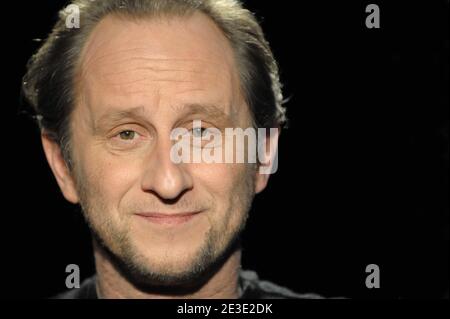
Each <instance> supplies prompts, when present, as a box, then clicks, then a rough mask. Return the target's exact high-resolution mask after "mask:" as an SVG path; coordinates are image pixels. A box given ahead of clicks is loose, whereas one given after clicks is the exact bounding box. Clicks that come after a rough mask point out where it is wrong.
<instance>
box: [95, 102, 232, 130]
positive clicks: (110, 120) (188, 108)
mask: <svg viewBox="0 0 450 319" xmlns="http://www.w3.org/2000/svg"><path fill="white" fill-rule="evenodd" d="M172 109H173V110H174V112H177V113H180V114H182V115H183V116H193V115H197V114H204V115H206V116H207V117H208V118H212V119H215V120H217V121H227V122H228V121H229V120H230V119H229V118H230V116H229V115H228V114H227V113H226V112H225V111H223V109H222V108H221V107H219V106H217V105H214V104H199V103H190V104H185V105H182V106H180V107H172ZM145 113H146V112H145V108H144V107H143V106H137V107H133V108H130V109H126V110H115V111H110V112H108V113H106V114H104V115H102V116H101V117H100V118H99V119H98V120H97V121H94V131H95V132H97V131H98V130H99V128H100V127H102V126H104V125H111V124H115V123H118V122H120V121H121V120H123V119H126V118H133V119H138V120H142V121H148V116H146V115H145Z"/></svg>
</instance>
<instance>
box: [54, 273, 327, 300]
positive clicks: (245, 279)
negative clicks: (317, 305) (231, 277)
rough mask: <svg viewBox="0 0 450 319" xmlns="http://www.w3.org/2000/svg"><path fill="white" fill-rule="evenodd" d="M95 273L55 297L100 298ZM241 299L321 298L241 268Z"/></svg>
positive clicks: (239, 282)
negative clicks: (77, 286)
mask: <svg viewBox="0 0 450 319" xmlns="http://www.w3.org/2000/svg"><path fill="white" fill-rule="evenodd" d="M95 278H96V277H95V275H94V276H92V277H90V278H88V279H86V280H84V281H83V282H82V284H81V286H80V288H75V289H72V290H68V291H66V292H63V293H61V294H59V295H57V296H55V297H54V299H98V296H97V291H96V288H95ZM238 284H239V295H240V299H321V298H322V297H321V296H319V295H316V294H299V293H295V292H293V291H292V290H290V289H288V288H285V287H281V286H278V285H276V284H274V283H272V282H270V281H266V280H261V279H259V277H258V274H257V273H256V272H254V271H251V270H241V271H240V273H239V281H238Z"/></svg>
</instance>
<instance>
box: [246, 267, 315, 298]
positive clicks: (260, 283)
mask: <svg viewBox="0 0 450 319" xmlns="http://www.w3.org/2000/svg"><path fill="white" fill-rule="evenodd" d="M239 288H240V290H241V298H242V299H323V297H322V296H320V295H317V294H313V293H307V294H300V293H296V292H294V291H292V290H291V289H289V288H287V287H283V286H280V285H277V284H275V283H273V282H270V281H267V280H261V279H260V278H259V276H258V274H257V273H256V272H255V271H252V270H241V271H240V274H239Z"/></svg>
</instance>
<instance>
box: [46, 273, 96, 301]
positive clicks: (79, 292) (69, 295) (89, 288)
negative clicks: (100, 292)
mask: <svg viewBox="0 0 450 319" xmlns="http://www.w3.org/2000/svg"><path fill="white" fill-rule="evenodd" d="M51 299H97V291H96V288H95V276H92V277H89V278H87V279H85V280H84V281H83V282H82V283H81V285H80V288H74V289H70V290H67V291H65V292H62V293H60V294H58V295H56V296H53V297H52V298H51Z"/></svg>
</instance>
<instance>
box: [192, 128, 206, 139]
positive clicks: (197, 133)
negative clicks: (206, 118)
mask: <svg viewBox="0 0 450 319" xmlns="http://www.w3.org/2000/svg"><path fill="white" fill-rule="evenodd" d="M207 131H208V129H207V128H205V127H194V128H192V135H193V136H194V137H203V136H204V134H205V133H206V132H207Z"/></svg>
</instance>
